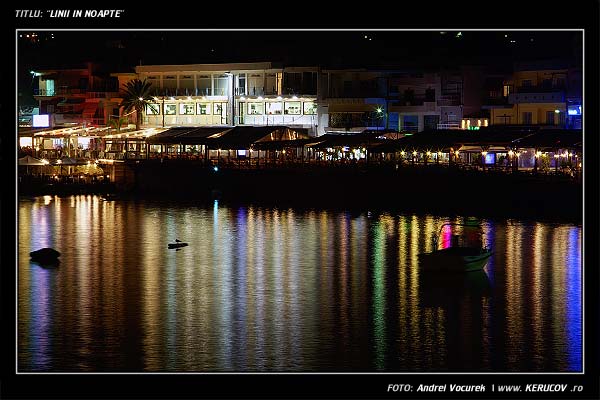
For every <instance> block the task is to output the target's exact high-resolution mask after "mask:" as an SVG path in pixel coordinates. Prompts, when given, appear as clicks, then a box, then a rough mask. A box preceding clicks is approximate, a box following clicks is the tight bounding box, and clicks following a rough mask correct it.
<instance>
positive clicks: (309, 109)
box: [304, 102, 317, 115]
mask: <svg viewBox="0 0 600 400" xmlns="http://www.w3.org/2000/svg"><path fill="white" fill-rule="evenodd" d="M304 114H305V115H316V114H317V105H316V104H315V103H308V102H305V103H304Z"/></svg>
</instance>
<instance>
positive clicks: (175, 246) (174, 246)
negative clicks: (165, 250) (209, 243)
mask: <svg viewBox="0 0 600 400" xmlns="http://www.w3.org/2000/svg"><path fill="white" fill-rule="evenodd" d="M187 245H188V244H187V243H185V242H182V241H181V240H179V239H175V243H169V245H168V247H169V248H170V249H179V248H180V247H185V246H187Z"/></svg>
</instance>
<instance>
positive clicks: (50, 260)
mask: <svg viewBox="0 0 600 400" xmlns="http://www.w3.org/2000/svg"><path fill="white" fill-rule="evenodd" d="M29 256H30V257H31V261H32V262H34V263H36V264H38V265H41V266H47V267H55V266H58V264H60V260H59V259H58V257H60V252H58V251H56V250H54V249H52V248H50V247H44V248H43V249H39V250H36V251H32V252H31V253H29Z"/></svg>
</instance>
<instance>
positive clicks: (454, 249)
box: [419, 222, 492, 272]
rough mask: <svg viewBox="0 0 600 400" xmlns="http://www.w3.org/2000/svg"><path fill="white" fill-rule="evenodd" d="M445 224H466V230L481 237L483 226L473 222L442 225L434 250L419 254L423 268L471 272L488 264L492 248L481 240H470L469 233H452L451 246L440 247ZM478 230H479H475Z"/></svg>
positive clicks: (451, 224) (435, 239) (450, 224)
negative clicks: (487, 246)
mask: <svg viewBox="0 0 600 400" xmlns="http://www.w3.org/2000/svg"><path fill="white" fill-rule="evenodd" d="M445 226H464V227H467V229H465V230H469V231H470V233H475V236H477V235H479V238H480V237H481V227H480V226H479V225H475V224H473V223H472V222H471V223H466V224H459V223H446V224H443V225H442V226H441V227H440V232H439V234H438V236H437V237H436V238H434V246H433V247H434V249H435V250H434V251H432V252H430V253H421V254H419V262H420V264H421V266H422V267H423V269H426V270H435V271H449V272H470V271H478V270H481V269H483V267H484V266H485V265H486V264H487V262H488V260H489V258H490V256H491V255H492V250H491V249H488V248H486V247H484V246H482V244H481V241H480V240H473V239H472V238H471V240H469V237H468V235H462V236H461V235H456V234H452V235H451V242H450V247H447V248H445V249H438V242H439V238H440V236H441V234H442V231H443V229H444V227H445ZM473 230H476V231H477V232H473Z"/></svg>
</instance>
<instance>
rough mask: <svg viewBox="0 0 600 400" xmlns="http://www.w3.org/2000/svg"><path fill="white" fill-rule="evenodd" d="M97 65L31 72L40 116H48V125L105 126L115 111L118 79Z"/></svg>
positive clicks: (117, 100) (117, 97) (117, 101)
mask: <svg viewBox="0 0 600 400" xmlns="http://www.w3.org/2000/svg"><path fill="white" fill-rule="evenodd" d="M97 67H98V66H97V65H95V64H92V63H87V64H86V68H75V69H63V70H43V71H31V73H32V75H33V78H34V80H33V82H34V93H33V95H34V98H35V100H37V101H38V103H39V107H38V108H39V115H48V116H49V117H48V125H49V127H54V126H65V125H86V126H100V125H106V123H107V122H108V120H109V119H110V115H111V113H112V112H113V111H114V109H115V108H116V109H117V110H118V104H119V101H120V99H119V95H118V92H119V82H118V80H117V79H115V78H114V77H112V76H110V75H108V74H101V73H99V72H98V71H97Z"/></svg>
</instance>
